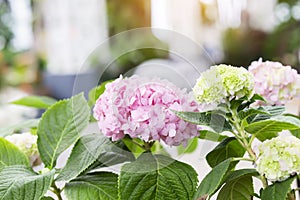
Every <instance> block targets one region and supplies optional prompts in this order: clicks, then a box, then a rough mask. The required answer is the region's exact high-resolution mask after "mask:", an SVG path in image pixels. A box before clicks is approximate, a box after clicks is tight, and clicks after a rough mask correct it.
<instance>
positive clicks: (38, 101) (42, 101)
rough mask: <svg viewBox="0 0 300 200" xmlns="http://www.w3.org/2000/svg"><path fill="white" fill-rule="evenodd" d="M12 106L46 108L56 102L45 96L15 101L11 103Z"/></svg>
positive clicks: (28, 97)
mask: <svg viewBox="0 0 300 200" xmlns="http://www.w3.org/2000/svg"><path fill="white" fill-rule="evenodd" d="M11 103H12V104H16V105H22V106H28V107H34V108H48V107H50V106H52V105H53V104H55V103H56V100H55V99H53V98H51V97H47V96H34V95H33V96H26V97H23V98H21V99H18V100H16V101H13V102H11Z"/></svg>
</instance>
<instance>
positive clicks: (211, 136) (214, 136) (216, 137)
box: [199, 130, 228, 142]
mask: <svg viewBox="0 0 300 200" xmlns="http://www.w3.org/2000/svg"><path fill="white" fill-rule="evenodd" d="M199 138H200V139H203V140H210V141H213V142H221V141H222V140H224V139H225V138H228V137H227V136H226V135H221V134H219V133H216V132H213V131H208V130H201V131H200V136H199Z"/></svg>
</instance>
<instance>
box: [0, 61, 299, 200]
mask: <svg viewBox="0 0 300 200" xmlns="http://www.w3.org/2000/svg"><path fill="white" fill-rule="evenodd" d="M265 71H269V73H270V71H272V73H273V74H272V75H273V76H269V74H268V73H265ZM287 77H290V78H287ZM298 82H299V75H298V74H295V71H293V70H292V69H290V68H289V67H284V66H283V65H281V64H279V63H274V62H269V61H267V62H262V61H261V60H260V61H258V62H253V63H252V64H251V66H250V67H249V71H248V70H246V69H245V68H242V67H234V66H228V65H224V64H222V65H218V66H212V67H211V68H210V69H209V70H207V71H206V72H204V73H202V74H201V76H200V78H199V79H198V80H197V83H196V84H195V86H194V88H193V92H192V93H189V92H187V91H186V90H184V89H180V88H177V87H176V86H175V85H173V84H172V83H170V82H168V81H166V80H160V79H148V78H142V77H138V76H132V77H125V78H123V77H122V76H120V77H119V78H118V79H116V80H113V81H109V82H105V83H102V84H101V85H100V86H97V87H96V88H94V89H93V90H91V92H90V94H89V100H88V102H87V101H86V99H85V98H84V96H83V94H79V95H75V96H73V97H72V98H70V99H65V100H61V101H57V102H55V101H54V100H49V99H47V98H45V97H40V98H39V97H36V96H35V97H26V98H25V99H20V100H19V101H18V104H19V105H25V106H34V107H37V108H45V109H46V111H45V113H44V114H43V115H42V117H41V118H40V119H37V120H35V121H30V122H24V123H22V125H21V130H22V129H28V128H29V129H31V130H32V132H36V134H37V141H36V143H35V140H36V138H32V140H31V139H30V142H29V141H28V139H25V140H23V139H21V137H23V136H26V134H16V135H12V136H6V137H5V138H3V137H2V138H0V143H1V144H0V149H1V150H0V199H9V200H12V199H22V200H32V199H34V200H35V199H43V200H49V199H50V200H51V199H53V198H52V197H54V196H56V199H59V200H61V199H71V200H77V199H78V200H82V199H85V200H98V199H99V200H128V199H130V200H153V199H161V200H165V199H166V200H200V199H201V200H206V199H211V198H212V197H213V198H217V199H218V200H247V199H249V200H251V199H253V198H258V199H262V200H287V199H289V200H293V199H295V191H297V190H299V188H293V187H291V184H292V183H293V181H295V179H296V178H297V175H299V173H300V139H299V137H300V119H299V117H298V116H294V115H291V114H287V113H285V112H284V111H285V110H284V106H282V105H283V104H285V103H286V102H287V101H289V100H291V99H293V98H296V97H298V96H299V92H300V91H299V89H298V85H297V83H298ZM33 100H34V101H33ZM28 102H29V103H28ZM270 105H271V106H270ZM279 105H280V106H279ZM94 121H96V122H97V124H98V126H99V130H100V132H101V133H89V132H88V131H89V130H90V129H86V127H87V126H88V125H89V123H94ZM19 130H20V125H17V126H15V127H14V126H13V127H8V128H6V129H2V130H0V134H1V135H2V136H5V135H10V134H12V133H14V132H15V131H19ZM1 131H2V132H1ZM282 131H289V133H290V135H289V136H283V135H280V133H281V132H282ZM30 137H34V136H30ZM195 138H197V139H198V140H210V141H213V142H215V143H216V147H215V148H214V149H213V150H212V151H211V152H209V153H208V154H207V155H206V161H207V163H208V164H209V166H210V167H211V171H210V172H209V173H208V174H207V175H206V176H205V177H200V178H199V179H198V176H197V173H196V171H195V170H194V169H193V167H191V166H190V165H188V164H186V163H183V162H180V161H178V160H176V159H174V158H172V157H171V156H170V155H168V153H167V151H165V150H164V148H166V147H168V146H179V145H187V146H188V144H189V141H190V140H191V139H194V140H195ZM18 141H20V142H18ZM28 142H29V143H28ZM254 143H259V145H258V148H257V149H256V148H255V146H256V144H254ZM24 147H25V148H24ZM33 147H37V149H38V153H39V155H40V158H41V160H42V162H43V163H42V165H41V166H40V167H41V170H40V171H37V170H35V171H34V170H33V169H32V167H31V165H30V162H29V158H28V156H29V157H30V155H31V152H33V151H34V152H35V153H36V152H37V151H36V150H33ZM28 149H29V150H30V151H29V150H28ZM68 149H69V150H71V152H70V151H69V152H70V153H69V157H68V160H67V162H66V164H65V165H63V166H61V165H60V163H58V160H59V157H60V155H61V154H62V153H64V152H66V150H68ZM195 159H197V158H195ZM241 161H243V162H249V164H250V166H252V167H251V168H242V169H241V168H237V167H236V166H237V164H238V163H239V162H241ZM116 165H117V166H119V167H118V168H117V170H111V169H116V168H111V169H110V170H107V168H110V167H111V166H116ZM112 171H113V172H112ZM254 178H257V179H259V180H260V181H261V183H262V184H261V185H262V188H261V189H260V190H259V191H257V190H254V187H253V182H254V181H253V179H254ZM50 196H52V197H50Z"/></svg>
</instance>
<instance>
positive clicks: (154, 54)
mask: <svg viewBox="0 0 300 200" xmlns="http://www.w3.org/2000/svg"><path fill="white" fill-rule="evenodd" d="M144 27H152V28H155V29H153V31H151V30H150V31H146V32H145V34H134V31H133V33H128V34H126V35H125V36H124V37H121V38H118V39H116V40H113V41H111V40H108V39H109V38H111V37H112V36H116V35H118V34H120V33H121V34H122V33H124V31H128V30H132V29H136V28H144ZM155 30H156V31H155ZM158 30H165V31H166V33H168V32H173V33H176V34H178V35H180V36H181V37H185V38H187V39H188V40H189V41H190V42H191V43H194V44H196V45H194V46H192V45H187V42H185V41H184V40H178V39H176V37H175V36H174V37H173V36H170V35H168V34H161V32H160V31H158ZM162 32H164V31H162ZM176 34H175V35H176ZM171 35H172V34H171ZM99 46H100V47H101V48H100V50H101V51H98V52H97V53H96V54H95V56H94V55H93V56H91V55H92V54H91V53H92V52H93V51H94V50H95V49H97V48H98V49H99ZM149 46H150V47H153V46H155V47H156V48H135V47H149ZM180 48H185V49H187V51H185V52H184V53H185V55H184V56H185V57H187V59H188V60H192V62H193V64H194V65H196V66H197V67H198V68H199V71H201V69H204V68H207V67H209V66H210V65H212V64H218V63H227V64H232V65H235V66H244V67H247V66H249V64H250V63H251V61H253V60H257V59H259V58H260V57H262V58H264V59H267V60H274V61H280V62H282V63H284V64H286V65H291V66H293V67H294V68H296V69H297V70H299V69H300V65H299V60H300V59H299V57H300V1H298V0H278V1H276V0H264V1H261V0H185V1H183V0H152V1H151V0H107V1H105V0H89V1H85V0H0V50H1V52H0V96H1V99H0V107H1V111H0V125H4V124H5V125H7V124H9V122H10V121H14V122H16V121H18V120H16V119H17V118H16V117H15V116H13V117H12V119H10V117H9V116H7V113H8V112H10V113H13V112H14V106H13V105H10V107H7V105H6V106H4V105H3V106H1V104H4V103H6V102H8V101H11V100H12V99H14V98H18V97H20V96H22V95H24V94H28V93H30V94H39V95H48V96H52V97H55V98H57V99H61V98H65V97H68V96H71V95H72V93H74V91H73V90H74V87H73V85H74V79H75V77H81V75H82V76H83V79H82V80H83V81H82V85H83V86H82V88H80V90H88V89H90V88H91V87H93V86H95V81H96V82H101V81H104V80H108V79H112V78H116V77H118V76H119V75H120V74H126V73H129V74H132V73H137V74H142V75H143V74H144V75H145V74H146V75H149V76H150V75H151V74H152V75H153V74H155V75H157V76H163V77H164V78H169V79H172V77H170V76H171V75H170V74H169V73H168V72H166V71H164V70H163V67H162V66H168V67H169V68H174V69H175V68H176V69H178V71H179V73H182V74H184V75H185V76H186V77H188V79H191V82H192V81H194V79H195V78H196V77H197V76H198V74H194V72H193V71H189V70H188V68H187V67H186V64H185V63H183V62H182V60H180V59H178V55H177V57H176V55H174V53H173V52H174V50H176V49H180ZM122 49H130V51H128V52H126V53H123V54H121V55H120V50H122ZM107 58H110V59H111V58H113V60H110V61H109V62H108V61H107ZM87 63H88V67H87V68H84V69H83V67H82V66H84V65H85V64H87ZM151 66H153V67H155V68H151ZM160 66H161V67H160ZM131 69H132V70H131ZM153 69H155V70H153ZM100 72H101V76H99V73H100ZM168 76H169V77H168ZM173 79H174V80H173V81H175V82H176V80H175V79H176V78H174V77H173ZM80 80H81V79H80ZM88 80H93V81H92V82H91V83H88V82H89V81H88ZM177 81H178V80H177ZM177 84H178V85H180V83H177ZM180 86H189V85H187V84H186V85H184V84H183V85H182V84H181V85H180ZM16 112H17V114H16V115H17V116H20V118H22V117H24V116H26V115H27V114H28V112H29V115H32V114H33V113H32V112H31V111H26V112H25V111H24V112H25V114H24V112H23V111H22V112H21V111H20V109H19V108H18V111H16ZM26 113H27V114H26Z"/></svg>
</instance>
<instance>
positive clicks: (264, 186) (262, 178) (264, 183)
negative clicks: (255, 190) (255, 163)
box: [260, 176, 268, 188]
mask: <svg viewBox="0 0 300 200" xmlns="http://www.w3.org/2000/svg"><path fill="white" fill-rule="evenodd" d="M260 180H261V182H262V184H263V188H266V187H268V181H267V179H266V177H264V176H260Z"/></svg>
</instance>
